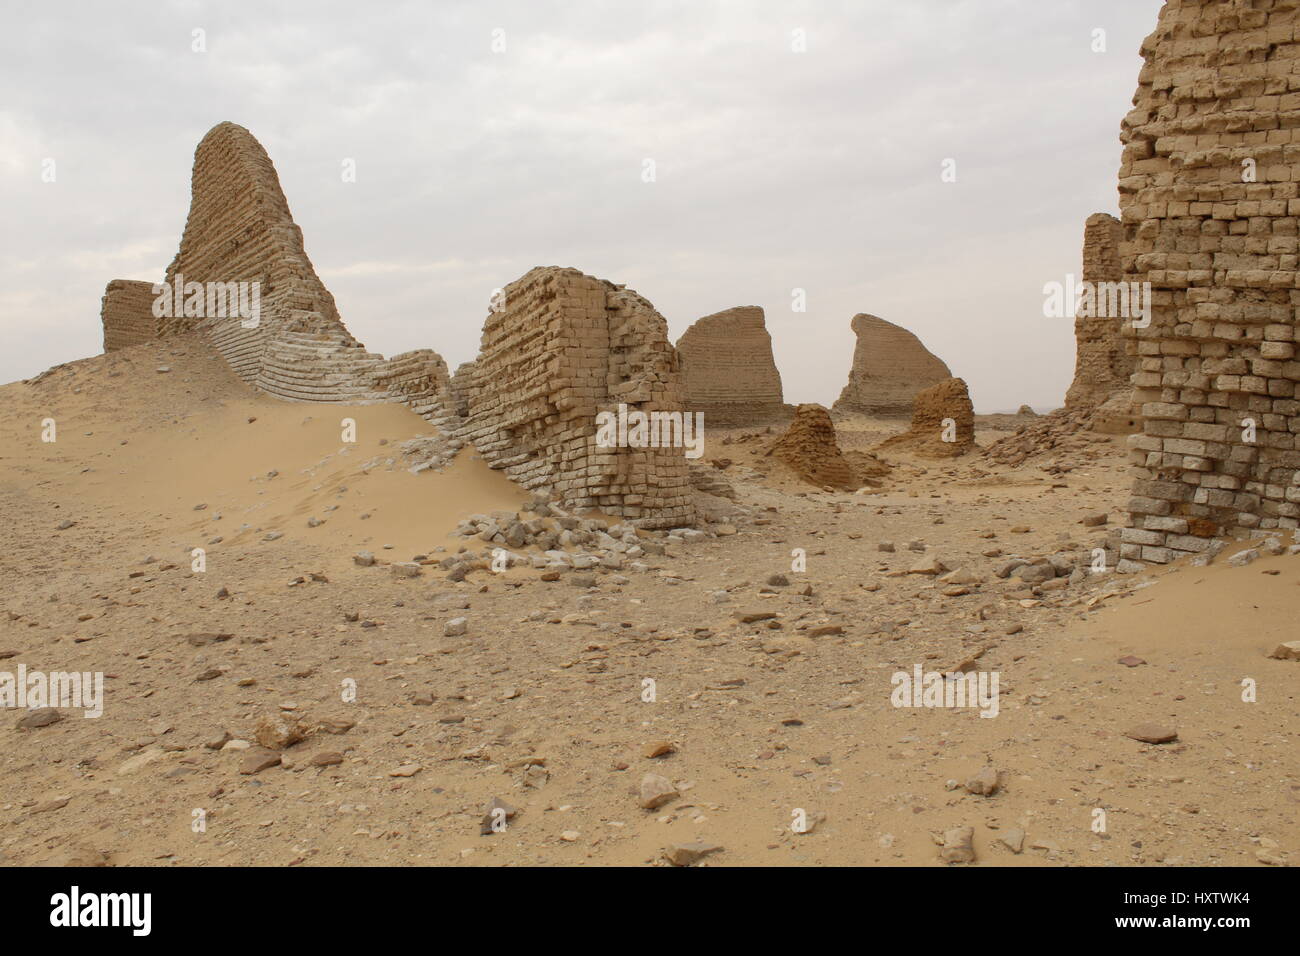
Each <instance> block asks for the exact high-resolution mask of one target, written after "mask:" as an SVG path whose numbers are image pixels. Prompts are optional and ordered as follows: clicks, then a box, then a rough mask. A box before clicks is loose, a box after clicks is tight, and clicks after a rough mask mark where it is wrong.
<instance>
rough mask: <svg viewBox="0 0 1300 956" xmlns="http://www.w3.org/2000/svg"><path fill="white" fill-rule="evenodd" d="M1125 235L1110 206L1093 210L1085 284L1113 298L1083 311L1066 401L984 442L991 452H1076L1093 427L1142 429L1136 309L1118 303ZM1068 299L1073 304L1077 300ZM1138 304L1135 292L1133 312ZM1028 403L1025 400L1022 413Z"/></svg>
mask: <svg viewBox="0 0 1300 956" xmlns="http://www.w3.org/2000/svg"><path fill="white" fill-rule="evenodd" d="M1122 238H1123V225H1122V224H1121V223H1120V221H1119V220H1118V219H1116V218H1115V217H1114V216H1111V215H1108V214H1106V213H1104V212H1098V213H1093V214H1092V215H1091V216H1089V217H1088V219H1087V222H1086V223H1085V224H1084V229H1083V272H1082V275H1081V277H1080V278H1081V279H1082V284H1081V287H1082V286H1083V285H1086V286H1089V287H1090V288H1091V289H1092V290H1093V294H1092V297H1091V300H1092V302H1093V303H1095V304H1096V305H1098V306H1100V305H1101V303H1104V304H1105V305H1104V307H1094V308H1092V309H1088V308H1081V309H1079V310H1078V314H1077V315H1076V316H1075V319H1074V346H1075V359H1074V380H1073V381H1072V382H1071V383H1070V388H1069V390H1068V391H1067V392H1066V394H1065V406H1064V407H1063V408H1058V409H1056V410H1055V411H1053V412H1051V413H1050V414H1048V415H1043V416H1036V417H1034V418H1033V419H1032V420H1031V421H1029V422H1026V423H1025V424H1024V425H1022V426H1021V427H1019V428H1017V429H1016V432H1015V434H1013V435H1007V436H1005V437H1003V438H999V439H998V440H997V441H995V442H993V443H992V444H991V445H989V447H988V448H986V449H984V455H985V456H986V457H988V458H990V459H992V460H994V461H996V462H998V463H999V464H1002V465H1007V466H1010V467H1015V466H1017V465H1021V464H1023V463H1024V462H1025V461H1027V460H1028V459H1030V458H1032V457H1034V456H1037V455H1044V454H1051V455H1055V456H1062V455H1063V456H1065V457H1068V456H1069V453H1070V451H1071V450H1072V449H1077V448H1079V447H1082V446H1085V445H1086V444H1087V443H1088V442H1089V441H1090V440H1091V439H1090V438H1089V436H1088V434H1087V433H1089V432H1102V433H1106V434H1115V435H1130V434H1132V433H1133V432H1135V431H1139V430H1140V429H1141V421H1142V417H1141V410H1140V409H1139V408H1138V407H1137V406H1136V404H1135V403H1134V397H1133V385H1132V381H1131V379H1132V375H1133V372H1134V370H1135V369H1136V367H1137V357H1136V349H1135V348H1134V346H1133V344H1132V342H1131V341H1130V340H1129V337H1128V326H1129V324H1130V321H1131V316H1130V317H1126V316H1125V315H1124V314H1122V310H1121V309H1119V308H1118V302H1119V298H1118V297H1119V296H1120V295H1121V294H1124V295H1127V287H1126V286H1122V285H1118V283H1123V282H1125V281H1126V278H1127V277H1126V276H1125V275H1124V267H1123V262H1122V260H1121V258H1120V243H1121V241H1122ZM1121 290H1124V291H1123V292H1121ZM1067 305H1068V306H1069V307H1071V308H1073V307H1074V305H1075V303H1074V302H1069V303H1067ZM1131 306H1132V302H1131V300H1130V303H1129V311H1130V312H1131V311H1132V307H1131ZM1098 313H1100V314H1098ZM1026 408H1027V406H1023V405H1022V406H1021V409H1020V414H1024V412H1025V410H1026ZM1029 411H1030V413H1031V414H1032V409H1030V410H1029Z"/></svg>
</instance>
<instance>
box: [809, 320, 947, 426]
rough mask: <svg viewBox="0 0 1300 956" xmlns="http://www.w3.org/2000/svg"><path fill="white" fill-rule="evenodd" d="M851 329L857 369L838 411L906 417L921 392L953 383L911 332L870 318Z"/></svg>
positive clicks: (940, 362) (933, 356) (843, 393)
mask: <svg viewBox="0 0 1300 956" xmlns="http://www.w3.org/2000/svg"><path fill="white" fill-rule="evenodd" d="M852 328H853V332H854V334H855V335H856V336H857V344H856V345H855V346H854V349H853V368H852V369H851V370H850V371H849V382H848V384H847V385H845V386H844V390H843V391H842V392H841V393H840V397H839V398H838V399H837V400H836V402H835V404H834V405H833V406H832V409H833V410H834V411H836V412H858V413H860V414H863V415H873V416H877V417H884V418H889V417H906V416H908V415H911V414H912V399H913V397H914V396H915V395H916V393H917V392H919V391H920V390H921V389H923V388H929V387H930V386H931V385H934V384H937V383H938V382H942V381H943V380H944V379H948V378H952V372H950V371H949V370H948V366H947V365H945V364H944V363H943V361H942V360H940V359H939V358H938V357H937V356H935V355H933V354H932V353H931V352H930V351H929V350H928V349H927V348H926V347H925V346H924V345H922V344H921V340H920V339H918V338H917V337H916V336H915V335H913V334H912V333H911V332H909V331H907V329H905V328H902V327H901V326H897V325H894V324H893V323H892V322H886V321H885V320H884V319H880V318H877V317H876V316H874V315H867V314H866V313H860V314H858V315H855V316H854V317H853V322H852Z"/></svg>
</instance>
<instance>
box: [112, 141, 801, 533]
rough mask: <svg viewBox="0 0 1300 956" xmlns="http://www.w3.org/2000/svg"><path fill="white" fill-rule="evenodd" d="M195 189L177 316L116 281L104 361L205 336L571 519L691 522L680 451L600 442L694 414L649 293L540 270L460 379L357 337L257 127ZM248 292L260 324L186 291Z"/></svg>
mask: <svg viewBox="0 0 1300 956" xmlns="http://www.w3.org/2000/svg"><path fill="white" fill-rule="evenodd" d="M192 190H193V192H192V196H191V204H190V212H189V217H188V219H187V221H186V224H185V231H184V234H183V236H182V238H181V243H180V249H179V251H178V252H177V253H176V257H175V258H174V259H173V261H172V263H171V265H170V266H169V267H168V269H167V272H166V276H165V278H164V279H163V282H162V283H161V284H160V285H159V288H160V289H161V288H162V287H163V286H166V287H167V288H168V289H179V291H180V292H181V294H180V295H173V296H172V298H174V299H175V300H176V302H177V307H176V308H174V309H170V310H165V311H166V313H167V314H165V315H164V316H163V317H161V318H155V317H154V315H153V309H154V303H155V301H156V300H158V299H159V296H158V295H155V294H154V286H153V284H152V283H144V282H133V281H128V280H120V279H117V280H113V281H112V282H110V283H109V284H108V289H107V291H106V293H105V296H104V301H103V305H102V310H101V317H102V319H103V322H104V343H105V350H106V351H107V350H110V349H118V348H125V347H127V346H129V345H134V344H139V343H140V342H144V341H148V340H149V339H151V338H155V337H157V336H165V335H171V334H177V333H181V332H191V331H192V332H196V333H197V334H200V335H202V336H203V337H204V338H205V339H206V340H207V341H208V342H209V343H210V344H211V345H212V346H213V348H214V349H215V350H216V351H217V352H218V353H220V354H221V356H222V357H223V358H224V359H225V360H226V361H227V362H228V363H229V364H230V366H231V368H232V369H234V371H235V372H236V373H237V374H238V375H239V376H240V377H241V378H242V379H244V381H246V382H248V383H249V384H250V385H253V386H254V387H256V388H258V389H260V390H262V391H264V392H267V393H269V394H271V395H274V396H276V397H278V398H281V399H285V400H289V401H309V402H337V403H344V404H349V405H355V404H370V403H376V402H402V403H405V404H406V405H408V406H409V407H411V408H412V410H414V411H415V412H416V413H417V414H419V415H421V416H422V417H423V418H425V419H426V420H427V421H429V422H430V423H431V424H433V425H434V426H436V427H437V429H438V430H439V432H440V433H441V435H442V439H441V440H440V441H439V442H438V443H437V444H438V448H437V449H436V451H435V452H433V454H434V455H435V457H436V459H437V460H438V461H443V460H446V457H447V455H448V454H453V453H454V452H455V450H456V449H458V448H459V447H461V446H462V445H464V444H472V445H474V447H475V449H476V450H477V451H478V452H479V453H480V454H481V455H482V456H483V458H484V459H485V460H486V461H487V462H488V463H489V464H490V465H491V466H492V467H494V468H499V469H502V470H504V471H505V472H506V473H507V474H508V475H510V477H511V478H513V479H514V480H515V481H517V482H519V483H520V484H522V485H523V486H524V487H526V488H530V489H534V490H537V491H539V492H543V493H548V494H550V495H551V496H553V498H554V499H555V501H556V503H558V504H560V505H562V506H566V507H569V508H573V509H579V510H585V509H600V510H602V511H604V512H605V513H607V514H609V515H612V516H616V517H619V518H621V519H623V520H624V521H625V522H627V523H630V524H636V525H640V526H643V527H648V528H661V527H678V526H683V525H690V524H693V523H694V520H695V509H694V503H693V499H692V492H691V485H690V476H689V472H688V468H687V463H688V460H687V459H686V457H685V454H684V449H683V448H682V447H680V446H676V447H645V448H642V447H609V448H605V447H599V446H598V445H597V443H596V435H597V419H596V416H597V413H598V412H604V411H610V412H617V411H618V410H619V409H620V407H621V408H622V409H624V410H625V411H643V412H650V411H665V412H676V413H677V415H678V420H679V421H680V417H681V415H682V414H683V413H684V412H685V411H686V409H685V392H684V388H683V384H682V380H681V373H680V367H679V360H678V356H677V352H676V350H675V349H674V348H673V347H672V344H671V343H670V342H669V340H668V336H667V323H666V322H665V321H664V319H663V317H662V316H661V315H659V313H658V312H656V311H655V309H654V307H653V306H652V305H651V304H650V303H649V302H647V301H646V300H645V299H644V298H642V297H641V296H639V295H637V294H636V293H635V292H632V291H631V290H628V289H625V288H624V287H622V286H616V285H613V284H611V283H608V282H604V281H602V280H599V279H594V278H592V277H591V276H586V275H583V274H582V273H580V272H577V271H576V270H573V269H558V268H539V269H533V270H532V271H530V272H529V273H528V274H527V275H525V276H524V277H523V278H521V279H519V280H517V281H516V282H514V283H511V284H510V285H509V286H507V287H506V299H505V303H506V304H505V305H504V307H503V308H502V309H500V310H499V311H497V312H493V313H492V314H490V315H489V316H488V320H487V323H486V325H485V327H484V331H483V341H482V350H481V352H480V354H479V356H478V358H477V359H476V360H475V361H474V362H472V363H467V364H466V365H463V366H461V368H460V369H458V370H457V374H456V375H455V376H452V375H450V374H449V371H448V368H447V364H446V362H444V361H443V359H442V358H441V356H439V355H438V354H437V353H436V352H434V351H432V350H429V349H419V350H416V351H412V352H405V353H403V354H401V355H395V356H393V357H392V358H390V359H385V358H384V357H383V356H381V355H376V354H373V353H370V352H367V351H366V350H365V348H364V347H363V346H362V345H361V343H360V342H358V341H357V340H356V339H354V338H353V337H352V336H351V334H349V332H348V330H347V328H346V327H345V326H344V324H343V321H342V319H341V318H340V316H339V313H338V309H337V308H336V306H335V303H334V297H333V296H332V295H330V293H329V291H328V290H327V289H326V288H325V286H324V284H323V283H322V282H321V281H320V278H319V277H318V276H317V275H316V272H315V270H314V269H313V268H312V265H311V261H310V260H309V259H308V258H307V254H306V252H305V251H304V249H303V242H302V232H301V230H300V229H299V228H298V226H297V225H296V224H295V223H294V221H293V218H292V216H291V215H290V213H289V206H288V203H287V201H286V200H285V198H284V193H283V192H282V191H281V189H280V183H279V179H278V177H277V176H276V173H275V167H274V166H273V165H272V163H271V159H270V157H269V156H268V155H267V153H266V151H265V150H264V149H263V148H262V146H261V144H259V143H258V142H257V140H256V139H254V138H253V136H252V134H251V133H249V131H248V130H246V129H244V128H243V127H242V126H236V125H235V124H233V123H221V124H219V125H217V126H216V127H214V128H213V129H212V130H211V131H210V132H209V133H208V134H207V135H206V136H204V137H203V140H202V141H201V142H200V143H199V146H198V148H197V149H196V150H195V156H194V170H193V176H192ZM182 280H183V283H184V285H181V284H180V283H181V281H182ZM241 282H242V283H254V282H256V283H258V284H259V285H258V289H259V290H260V293H259V305H260V315H259V316H258V318H257V321H256V322H251V321H249V320H248V317H247V316H243V315H240V314H226V315H213V314H211V313H210V312H209V309H208V306H209V305H210V301H209V300H208V299H207V298H206V296H205V295H202V294H200V295H199V296H197V297H195V298H192V297H191V295H190V293H189V291H188V290H187V289H186V288H185V286H188V285H189V284H190V283H201V284H208V283H211V284H216V283H221V284H223V285H225V284H231V283H241ZM195 288H196V289H198V288H200V287H195ZM200 300H203V301H202V302H200ZM227 311H228V312H233V311H234V310H233V309H228V310H227ZM778 394H779V383H778Z"/></svg>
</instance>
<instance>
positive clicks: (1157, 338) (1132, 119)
mask: <svg viewBox="0 0 1300 956" xmlns="http://www.w3.org/2000/svg"><path fill="white" fill-rule="evenodd" d="M1298 26H1300V20H1298V18H1297V4H1296V2H1295V0H1252V2H1249V3H1246V2H1239V0H1235V2H1205V0H1168V2H1167V3H1166V5H1165V6H1164V7H1163V8H1162V10H1161V12H1160V18H1159V22H1158V24H1157V26H1156V29H1155V32H1154V33H1152V34H1151V35H1150V36H1149V37H1148V38H1147V39H1146V41H1145V42H1144V43H1143V46H1142V54H1143V56H1144V57H1145V59H1146V65H1145V66H1144V67H1143V69H1142V71H1141V74H1140V76H1139V80H1138V89H1137V94H1136V95H1135V96H1134V99H1133V103H1134V109H1133V110H1132V112H1130V113H1129V115H1128V116H1127V118H1126V119H1125V120H1124V123H1123V127H1122V132H1121V140H1122V141H1123V143H1124V154H1123V164H1122V166H1121V169H1120V180H1119V188H1120V207H1121V212H1122V217H1121V218H1122V222H1123V227H1124V236H1123V241H1122V242H1121V246H1120V255H1121V258H1122V262H1123V268H1124V274H1125V278H1126V279H1128V280H1130V281H1136V282H1150V283H1151V286H1152V289H1153V315H1152V319H1151V323H1150V326H1149V327H1147V328H1134V329H1130V334H1131V335H1132V336H1133V344H1134V347H1135V349H1136V352H1137V355H1138V359H1139V363H1140V364H1139V368H1138V371H1137V373H1136V375H1135V376H1134V384H1135V386H1136V391H1135V399H1136V400H1137V401H1138V402H1140V403H1141V408H1142V415H1143V417H1144V419H1145V423H1144V428H1143V432H1142V434H1140V435H1135V436H1133V438H1131V439H1130V447H1131V449H1132V460H1133V466H1134V468H1133V470H1134V475H1135V480H1134V483H1133V498H1132V500H1131V501H1130V502H1129V505H1128V510H1129V512H1130V513H1131V521H1130V524H1131V526H1130V527H1128V528H1125V529H1124V530H1123V532H1122V541H1123V546H1122V557H1123V558H1124V559H1126V560H1127V561H1129V562H1132V564H1130V566H1131V567H1132V566H1137V564H1136V562H1156V563H1163V562H1167V561H1169V560H1171V559H1173V558H1176V557H1178V556H1179V555H1182V554H1187V553H1195V552H1198V551H1202V550H1205V549H1206V548H1207V547H1208V546H1209V542H1210V539H1211V538H1212V537H1213V536H1215V535H1220V534H1224V533H1227V532H1230V531H1232V530H1233V529H1236V528H1294V527H1296V524H1297V517H1300V486H1297V483H1296V469H1297V468H1298V467H1300V449H1298V448H1297V434H1298V433H1300V403H1298V402H1297V401H1296V382H1297V381H1300V362H1297V361H1296V357H1295V338H1296V306H1297V305H1298V304H1300V274H1298V272H1297V263H1298V261H1300V260H1298V258H1297V254H1298V253H1300V248H1298V243H1300V230H1298V228H1297V224H1298V223H1300V191H1298V190H1300V176H1297V175H1296V159H1297V155H1300V43H1298V42H1297V39H1296V30H1297V27H1298ZM1252 439H1253V440H1252Z"/></svg>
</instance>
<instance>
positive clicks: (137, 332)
mask: <svg viewBox="0 0 1300 956" xmlns="http://www.w3.org/2000/svg"><path fill="white" fill-rule="evenodd" d="M152 290H153V283H152V282H136V281H134V280H132V279H114V280H112V281H111V282H109V284H108V287H107V288H106V289H105V290H104V298H103V300H102V302H101V304H100V308H99V318H100V321H101V322H102V323H103V326H104V351H105V352H112V351H115V350H117V349H124V348H127V347H128V346H131V345H139V344H140V343H141V342H148V341H149V340H150V339H155V338H157V337H158V320H157V319H156V318H154V315H153V302H154V295H153V291H152Z"/></svg>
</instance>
